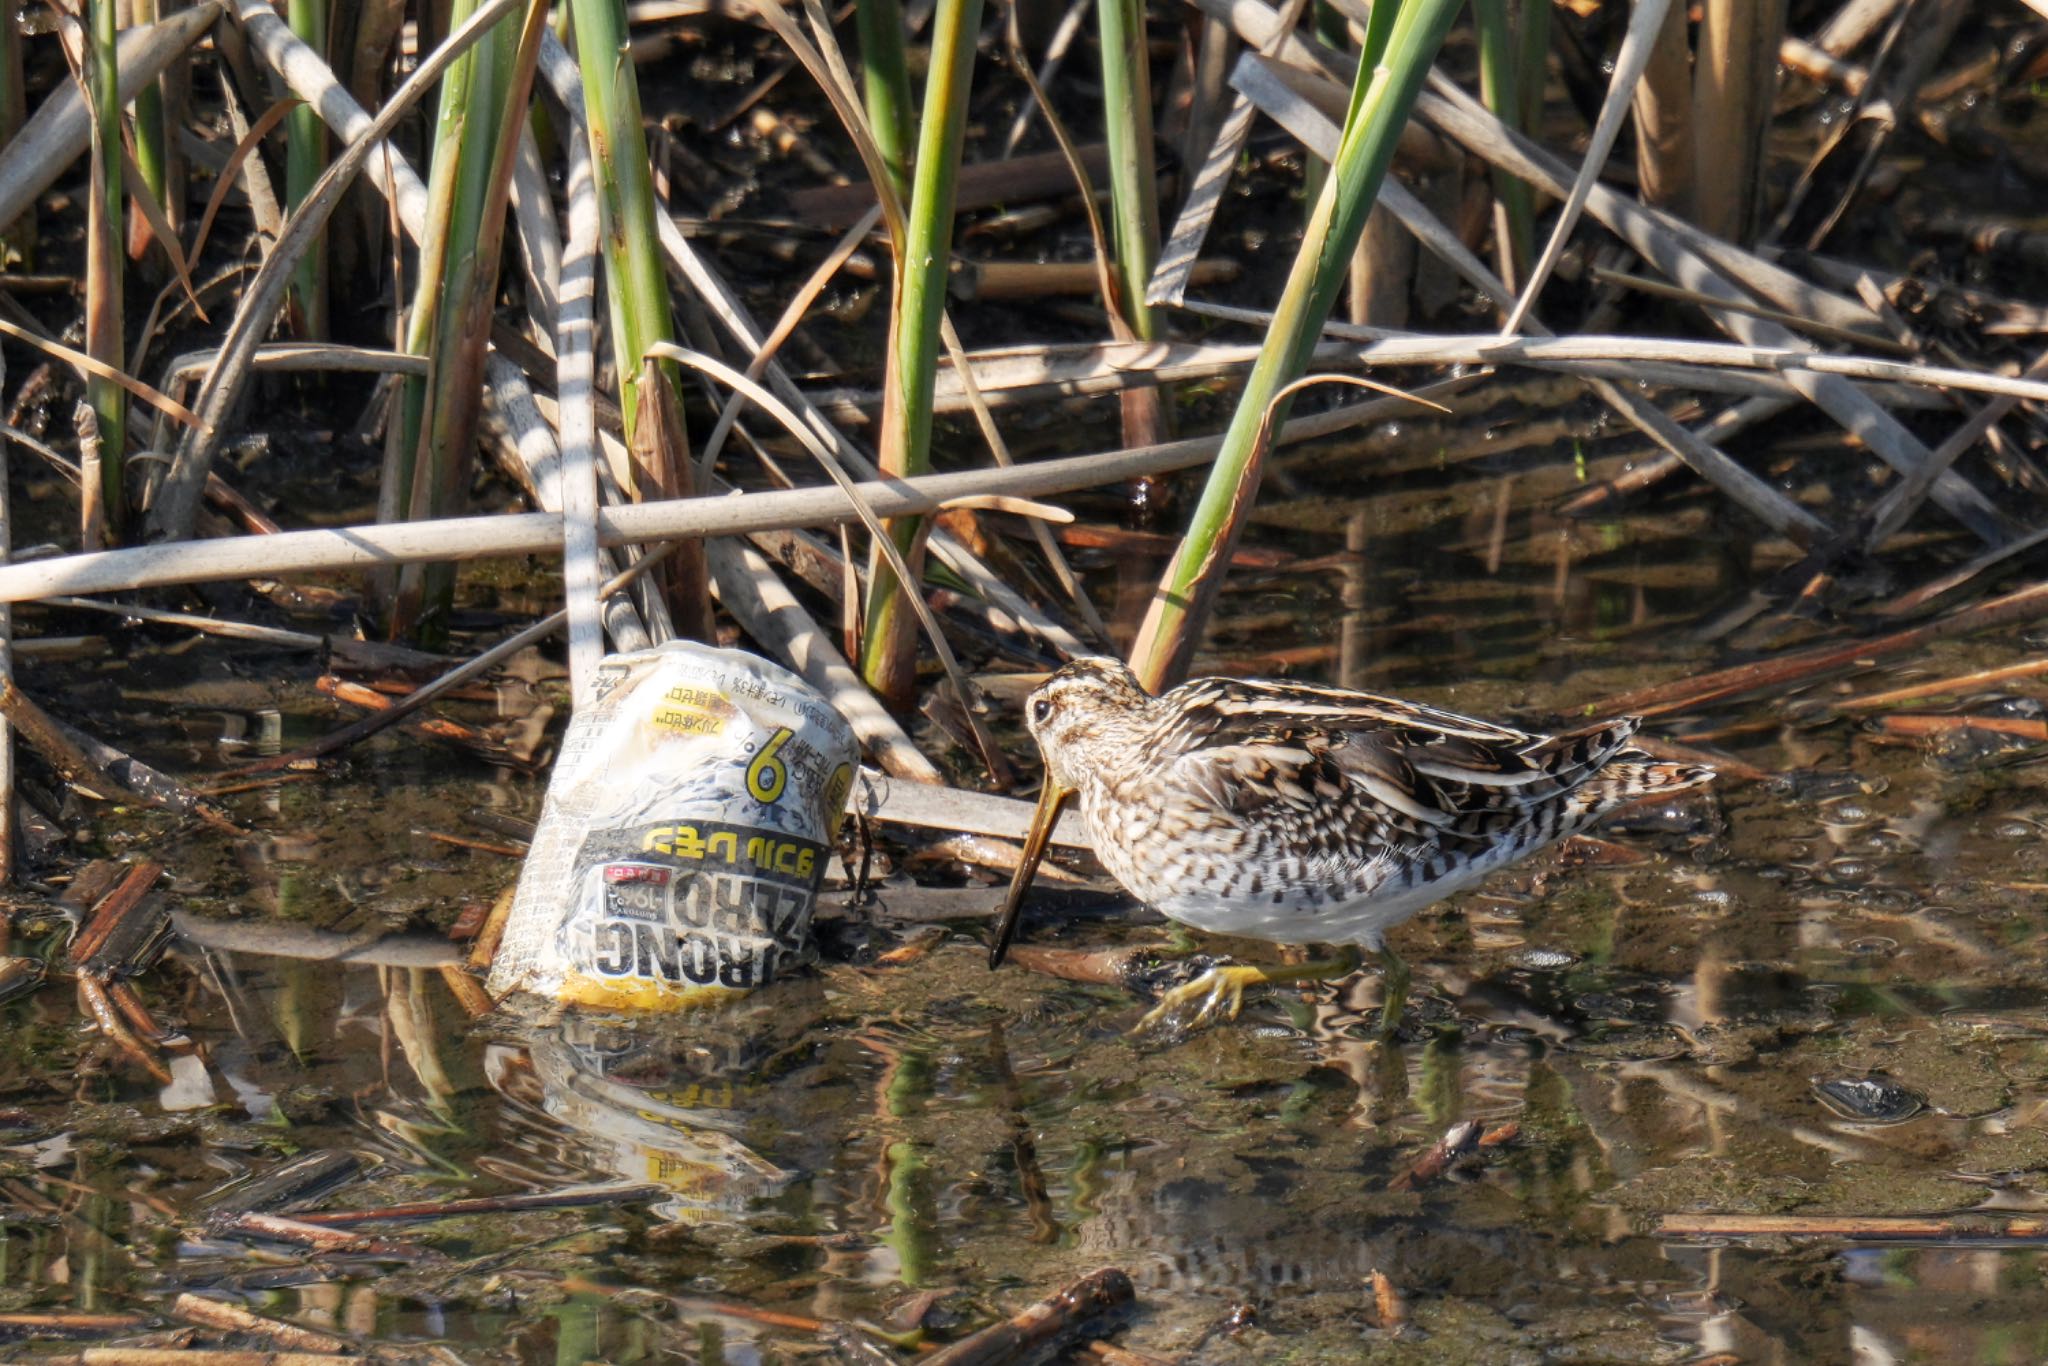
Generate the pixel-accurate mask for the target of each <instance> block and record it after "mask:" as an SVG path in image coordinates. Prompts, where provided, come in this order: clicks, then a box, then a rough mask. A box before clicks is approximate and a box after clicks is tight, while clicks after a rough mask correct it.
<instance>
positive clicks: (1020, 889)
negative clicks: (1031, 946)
mask: <svg viewBox="0 0 2048 1366" xmlns="http://www.w3.org/2000/svg"><path fill="white" fill-rule="evenodd" d="M1073 795H1074V789H1073V788H1071V787H1062V786H1061V785H1060V784H1059V783H1057V782H1055V781H1053V778H1052V775H1051V774H1047V775H1046V778H1045V786H1044V787H1041V788H1040V789H1039V790H1038V809H1037V810H1036V811H1034V812H1032V813H1031V833H1029V834H1028V835H1026V836H1025V837H1024V857H1023V858H1022V859H1021V860H1020V861H1019V862H1018V864H1017V872H1016V875H1015V876H1014V877H1012V878H1011V879H1010V895H1009V896H1008V897H1007V898H1006V899H1005V900H1004V902H1003V911H1002V914H1001V915H1000V916H998V917H997V918H996V937H995V940H994V942H992V943H991V944H990V945H989V946H988V965H989V967H990V968H999V967H1001V966H1002V965H1003V955H1004V954H1005V953H1007V952H1009V949H1010V939H1011V936H1013V935H1015V934H1016V932H1017V912H1018V910H1019V909H1020V908H1021V907H1022V906H1023V905H1024V893H1026V892H1027V891H1029V890H1031V879H1032V876H1033V875H1034V874H1036V873H1037V872H1038V865H1039V862H1040V861H1041V860H1043V859H1044V858H1045V847H1046V845H1048V844H1050V843H1052V832H1053V827H1054V826H1056V825H1058V824H1059V823H1060V808H1061V807H1063V806H1065V805H1066V804H1067V798H1069V797H1071V796H1073Z"/></svg>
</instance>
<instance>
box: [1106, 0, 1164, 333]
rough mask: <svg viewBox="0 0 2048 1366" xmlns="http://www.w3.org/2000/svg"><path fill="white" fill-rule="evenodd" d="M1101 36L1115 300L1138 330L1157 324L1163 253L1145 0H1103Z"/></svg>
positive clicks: (1148, 330)
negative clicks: (1150, 295) (1152, 302)
mask: <svg viewBox="0 0 2048 1366" xmlns="http://www.w3.org/2000/svg"><path fill="white" fill-rule="evenodd" d="M1095 20H1096V29H1097V33H1098V36H1099V37H1100V39H1101V44H1102V113H1103V125H1104V134H1105V138H1106V140H1107V142H1108V144H1109V198H1110V208H1111V210H1112V216H1113V218H1114V220H1115V237H1116V274H1117V281H1118V283H1119V284H1120V285H1121V287H1122V291H1123V297H1122V298H1121V299H1119V300H1117V301H1116V304H1117V306H1118V307H1119V311H1120V312H1121V313H1122V314H1123V319H1124V321H1125V322H1126V323H1128V324H1129V325H1130V329H1131V331H1132V332H1134V333H1135V334H1137V336H1138V337H1139V338H1140V339H1141V340H1144V341H1151V340H1152V338H1153V336H1154V335H1155V334H1156V332H1157V324H1156V322H1155V321H1154V318H1153V315H1152V309H1151V307H1150V306H1149V305H1147V304H1146V302H1145V286H1146V285H1147V284H1148V283H1150V281H1151V279H1152V268H1153V266H1154V264H1155V263H1156V262H1157V261H1158V259H1159V170H1158V167H1157V166H1156V164H1155V163H1154V160H1153V155H1152V62H1151V58H1150V55H1149V54H1148V52H1147V51H1146V47H1145V6H1144V0H1097V4H1096V6H1095Z"/></svg>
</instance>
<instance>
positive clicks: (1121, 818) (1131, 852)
mask: <svg viewBox="0 0 2048 1366" xmlns="http://www.w3.org/2000/svg"><path fill="white" fill-rule="evenodd" d="M1106 798H1107V794H1098V793H1093V792H1089V793H1084V794H1083V797H1082V802H1081V808H1082V812H1081V814H1082V816H1083V818H1084V819H1085V820H1086V821H1087V824H1088V828H1089V833H1090V835H1091V837H1092V838H1093V841H1094V844H1095V853H1096V857H1097V858H1099V859H1100V860H1101V861H1102V865H1103V867H1104V868H1106V869H1108V871H1109V873H1110V875H1111V876H1112V877H1114V878H1115V879H1116V880H1117V882H1118V883H1119V884H1121V885H1122V887H1123V888H1124V890H1125V891H1127V892H1129V893H1130V894H1131V895H1132V896H1134V897H1136V898H1137V899H1138V900H1139V901H1142V902H1144V903H1145V904H1146V905H1148V906H1151V907H1152V908H1153V909H1155V910H1157V911H1158V912H1159V913H1160V914H1162V915H1165V916H1167V917H1169V918H1171V919H1173V920H1178V921H1180V922H1181V923H1182V924H1185V925H1191V926H1193V927H1194V928H1196V929H1198V930H1206V931H1208V932H1209V933H1211V934H1227V935H1236V936H1240V937H1242V938H1246V939H1269V940H1273V941H1275V942H1277V943H1282V944H1356V945H1359V946H1360V947H1361V948H1364V949H1367V950H1372V951H1377V950H1378V949H1380V948H1381V947H1382V946H1383V941H1384V938H1385V934H1386V931H1387V930H1389V929H1391V928H1393V927H1394V926H1396V925H1399V924H1401V923H1402V922H1403V921H1405V920H1407V919H1409V918H1410V917H1411V916H1413V915H1414V914H1415V913H1416V912H1418V911H1420V910H1422V909H1423V908H1424V907H1426V906H1429V905H1431V904H1432V903H1434V902H1437V901H1440V900H1442V899H1443V898H1444V897H1447V896H1449V895H1451V894H1452V893H1453V892H1457V891H1460V890H1462V889H1464V888H1466V887H1469V886H1471V885H1472V884H1473V883H1475V882H1477V881H1479V880H1480V879H1481V878H1483V877H1485V876H1486V875H1487V874H1488V873H1491V872H1493V871H1494V870H1495V869H1497V868H1500V867H1502V866H1504V865H1506V864H1509V863H1512V862H1514V861H1515V860H1517V859H1519V858H1521V857H1523V856H1524V855H1525V854H1528V853H1529V852H1531V850H1532V849H1533V848H1534V847H1535V846H1536V844H1537V843H1539V841H1534V840H1511V841H1508V842H1507V843H1504V844H1500V845H1496V846H1493V847H1491V848H1487V849H1484V850H1482V851H1481V852H1479V853H1478V854H1477V855H1475V856H1474V857H1473V858H1472V860H1471V861H1470V862H1468V863H1463V864H1460V865H1458V866H1456V867H1453V868H1451V869H1449V870H1447V871H1446V872H1445V874H1444V875H1443V876H1441V877H1438V878H1435V879H1431V880H1427V881H1421V882H1417V881H1415V880H1414V879H1415V878H1416V877H1417V876H1418V875H1419V868H1418V867H1417V863H1418V861H1415V860H1410V859H1406V858H1403V857H1401V856H1400V855H1399V854H1398V853H1397V852H1395V851H1383V852H1381V853H1379V854H1378V855H1376V856H1374V857H1372V858H1368V859H1357V860H1349V859H1314V858H1301V857H1281V858H1278V859H1270V858H1261V857H1260V856H1259V855H1258V854H1257V853H1255V852H1254V851H1252V850H1251V849H1250V848H1249V847H1247V842H1246V837H1244V832H1240V831H1228V830H1222V831H1213V832H1209V833H1208V834H1207V835H1206V836H1205V837H1204V838H1202V839H1200V840H1199V841H1196V842H1192V843H1190V842H1178V843H1177V844H1176V845H1175V846H1174V850H1173V853H1172V854H1170V855H1166V856H1161V854H1160V851H1159V846H1158V844H1157V843H1156V842H1154V841H1152V840H1151V839H1150V838H1149V836H1150V835H1151V832H1152V826H1153V824H1154V822H1156V821H1157V820H1158V819H1159V814H1158V813H1157V812H1156V811H1153V810H1149V809H1147V808H1146V807H1145V806H1142V805H1139V804H1135V803H1126V804H1118V803H1116V802H1114V801H1112V800H1107V799H1106ZM1233 837H1237V838H1233ZM1542 842H1547V841H1542Z"/></svg>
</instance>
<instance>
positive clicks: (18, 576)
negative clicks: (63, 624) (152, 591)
mask: <svg viewBox="0 0 2048 1366" xmlns="http://www.w3.org/2000/svg"><path fill="white" fill-rule="evenodd" d="M1410 410H1411V405H1410V404H1408V403H1406V402H1401V401H1396V400H1374V401H1372V402H1368V403H1360V404H1353V405H1350V406H1348V407H1345V408H1340V409H1337V410H1334V411H1332V412H1328V413H1319V414H1316V415H1314V416H1312V417H1304V418H1300V419H1297V420H1296V421H1294V422H1291V423H1289V424H1288V426H1287V428H1286V429H1284V430H1283V431H1282V433H1281V437H1280V440H1281V442H1282V443H1284V442H1286V441H1289V440H1302V439H1304V438H1307V437H1310V436H1326V435H1329V434H1330V433H1332V432H1337V431H1342V430H1344V429H1346V428H1348V427H1352V426H1356V425H1358V424H1360V423H1364V422H1371V421H1377V420H1379V419H1381V418H1384V417H1387V416H1391V415H1393V414H1395V413H1396V412H1408V411H1410ZM1217 444H1218V441H1217V438H1215V437H1191V438H1188V439H1185V440H1181V441H1172V442H1167V443H1165V444H1163V445H1159V446H1147V447H1142V448H1140V449H1137V450H1130V451H1105V452H1101V453H1098V454H1094V455H1079V456H1067V457H1064V458H1061V459H1057V460H1040V461H1036V462H1034V463H1032V464H1029V465H1018V466H1013V467H1011V468H1008V469H991V470H966V471H960V472H955V473H949V474H933V475H923V476H920V477H918V478H915V479H889V480H875V481H871V482H867V483H861V484H856V485H855V486H854V493H855V494H857V495H858V496H859V498H860V500H861V501H862V502H864V503H866V504H867V506H868V507H870V508H872V509H873V510H874V511H875V512H876V513H877V514H879V515H881V516H884V517H904V516H911V515H924V514H928V513H932V512H938V511H942V510H943V509H945V508H946V507H947V506H949V505H950V504H951V503H952V502H953V500H955V499H983V498H987V497H989V496H991V495H1014V496H1017V497H1026V498H1028V497H1034V496H1038V495H1043V494H1050V493H1061V492H1066V491H1069V490H1073V489H1083V488H1095V487H1099V486H1104V485H1114V484H1116V483H1117V482H1119V481H1121V480H1125V479H1131V478H1135V477H1137V476H1139V475H1145V474H1160V473H1164V472H1166V471H1168V470H1179V469H1187V468H1189V467H1190V466H1194V465H1199V464H1202V463H1204V462H1205V461H1207V460H1209V459H1210V458H1211V457H1212V456H1214V454H1215V452H1216V449H1217ZM859 519H860V513H859V510H858V509H857V508H856V506H855V505H854V502H853V499H852V498H850V497H849V496H848V495H847V494H846V493H845V492H844V491H842V490H841V489H839V488H837V487H818V488H802V489H778V490H774V491H770V492H764V493H743V494H736V495H733V496H730V497H724V498H685V499H675V500H671V501H668V502H662V503H644V504H638V505H634V506H628V507H616V508H606V509H603V510H602V511H600V512H599V513H598V539H599V542H600V544H603V545H607V546H620V545H638V544H645V543H650V542H657V541H669V540H687V539H690V538H693V537H700V536H728V535H730V536H744V535H750V534H752V533H753V532H756V531H780V530H787V529H788V528H791V527H823V526H836V525H839V524H842V523H846V522H853V521H858V520H859ZM561 539H562V518H561V516H560V515H559V514H557V513H552V512H525V513H509V514H504V515H500V516H495V517H463V518H450V519H447V520H445V521H438V522H426V523H417V524H410V525H408V524H399V525H395V526H385V525H377V524H367V525H357V526H352V527H340V528H330V529H324V530H318V531H287V532H281V533H279V534H278V535H275V536H262V537H253V536H244V537H233V538H226V539H217V540H204V541H185V542H172V543H169V544H165V545H150V546H135V547H131V548H128V549H123V550H107V551H99V552H96V553H93V554H86V555H64V556H58V557H56V558H53V559H48V560H35V561H31V562H26V563H16V564H12V565H6V566H0V602H28V601H34V600H36V599H39V598H44V597H49V596H53V595H59V594H77V593H112V592H126V591H129V590H131V589H141V588H157V587H163V586H165V585H168V584H175V583H209V582H213V581H216V580H222V579H244V578H275V577H277V576H279V575H282V574H290V573H295V572H301V571H309V570H319V571H337V570H339V571H348V570H362V569H368V568H372V567H375V566H378V565H389V564H396V563H402V562H405V561H409V560H432V559H481V558H487V557H491V556H502V555H534V554H545V553H547V552H549V551H552V550H554V549H556V548H557V547H558V546H559V545H560V544H561Z"/></svg>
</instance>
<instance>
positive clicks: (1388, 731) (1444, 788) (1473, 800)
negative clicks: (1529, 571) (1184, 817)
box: [1161, 679, 1638, 842]
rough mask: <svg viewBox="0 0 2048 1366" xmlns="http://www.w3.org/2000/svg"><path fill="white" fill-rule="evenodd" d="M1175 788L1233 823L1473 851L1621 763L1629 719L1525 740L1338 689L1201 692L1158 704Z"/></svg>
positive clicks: (1204, 688) (1233, 686) (1213, 684)
mask: <svg viewBox="0 0 2048 1366" xmlns="http://www.w3.org/2000/svg"><path fill="white" fill-rule="evenodd" d="M1172 697H1173V700H1174V702H1175V703H1176V705H1175V706H1174V707H1173V708H1172V709H1171V711H1170V713H1169V714H1171V715H1172V716H1173V717H1174V719H1173V721H1172V722H1171V723H1170V724H1169V728H1168V733H1167V734H1165V735H1163V736H1162V737H1161V743H1162V745H1163V746H1164V747H1166V748H1169V749H1172V750H1175V751H1177V755H1176V757H1175V759H1174V760H1173V764H1172V771H1173V774H1174V777H1175V779H1176V780H1177V781H1178V782H1180V783H1182V784H1184V785H1185V786H1186V787H1187V788H1188V789H1189V790H1190V791H1192V792H1193V793H1196V794H1198V795H1199V796H1201V797H1202V798H1204V799H1206V801H1207V802H1209V803H1210V804H1212V805H1213V806H1214V807H1215V808H1216V810H1217V812H1218V814H1219V815H1225V816H1227V817H1228V818H1230V819H1232V820H1234V821H1235V822H1238V823H1242V824H1247V825H1249V824H1264V823H1269V822H1274V821H1281V822H1287V823H1290V824H1292V823H1295V822H1306V821H1309V820H1310V818H1311V817H1313V818H1315V819H1314V822H1313V823H1315V824H1317V825H1319V826H1322V827H1325V828H1330V829H1338V830H1341V829H1344V828H1346V827H1350V828H1351V829H1352V830H1353V832H1354V837H1356V836H1357V835H1370V836H1371V837H1375V838H1391V839H1399V840H1401V841H1403V842H1413V841H1417V840H1420V841H1423V842H1434V841H1436V840H1440V839H1443V838H1447V837H1448V838H1452V839H1456V838H1459V837H1464V838H1471V839H1483V838H1487V837H1489V836H1491V835H1492V834H1494V833H1495V832H1497V831H1498V830H1500V829H1502V828H1503V827H1504V826H1506V825H1509V824H1512V823H1514V822H1515V821H1517V820H1518V819H1520V818H1522V817H1523V815H1524V814H1525V813H1527V812H1528V811H1530V810H1531V809H1532V808H1535V807H1538V806H1541V805H1543V804H1545V803H1548V802H1553V801H1556V800H1558V799H1559V798H1561V797H1563V796H1565V795H1566V794H1568V793H1570V792H1571V791H1572V789H1574V788H1576V787H1578V786H1579V785H1580V784H1581V783H1583V782H1585V781H1586V780H1587V779H1588V778H1590V777H1592V776H1593V774H1595V773H1597V772H1598V771H1599V770H1600V768H1601V767H1602V766H1603V765H1605V764H1606V763H1607V762H1608V761H1609V760H1610V759H1612V758H1613V757H1614V756H1615V755H1616V754H1617V753H1618V752H1619V751H1621V750H1622V749H1623V748H1624V747H1625V746H1626V745H1627V743H1628V739H1629V737H1630V736H1631V735H1633V734H1634V733H1635V730H1636V726H1637V724H1638V723H1637V722H1636V720H1635V719H1634V718H1624V719H1622V720H1618V721H1610V722H1605V723H1603V724H1601V725H1597V726H1591V727H1587V728H1584V729H1581V730H1575V731H1569V732H1566V733H1564V734H1561V735H1535V734H1531V733H1529V732H1526V731H1519V730H1515V729H1513V728H1511V727H1508V726H1501V725H1496V724H1494V723H1492V722H1489V721H1482V720H1479V719H1477V718H1475V717H1470V716H1461V715H1459V714H1458V713H1456V712H1449V711H1443V710H1440V709H1438V708H1435V707H1425V706H1421V705H1419V704H1416V703H1411V702H1404V701H1402V700H1400V699H1398V698H1390V697H1377V696H1374V695H1372V694H1369V693H1354V692H1349V691H1345V690H1342V689H1335V688H1331V689H1307V688H1297V687H1294V686H1292V685H1289V686H1287V687H1274V686H1272V685H1263V684H1257V683H1242V682H1233V681H1227V680H1220V679H1207V680H1203V681H1202V682H1200V683H1196V684H1190V685H1188V686H1187V687H1185V688H1182V689H1180V690H1178V691H1177V692H1176V693H1175V694H1173V695H1172Z"/></svg>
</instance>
